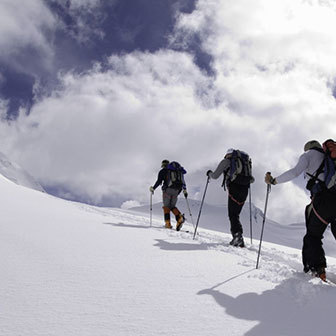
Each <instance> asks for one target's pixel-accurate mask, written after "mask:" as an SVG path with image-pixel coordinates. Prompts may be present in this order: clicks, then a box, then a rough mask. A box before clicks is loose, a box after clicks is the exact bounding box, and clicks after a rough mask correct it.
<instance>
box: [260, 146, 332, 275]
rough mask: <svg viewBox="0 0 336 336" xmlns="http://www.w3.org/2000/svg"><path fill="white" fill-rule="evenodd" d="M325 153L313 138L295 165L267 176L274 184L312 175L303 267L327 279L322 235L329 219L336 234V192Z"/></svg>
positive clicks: (267, 179) (268, 182)
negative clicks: (331, 187) (329, 184)
mask: <svg viewBox="0 0 336 336" xmlns="http://www.w3.org/2000/svg"><path fill="white" fill-rule="evenodd" d="M324 157H325V155H324V151H323V149H322V146H321V144H320V143H319V142H318V141H316V140H311V141H309V142H307V143H306V144H305V146H304V153H303V154H302V155H301V156H300V158H299V161H298V163H297V164H296V166H295V167H294V168H292V169H290V170H288V171H286V172H284V173H283V174H281V175H279V176H278V177H275V178H273V177H272V176H271V175H270V174H269V173H266V176H265V182H266V183H267V184H273V185H275V184H279V183H285V182H288V181H290V180H292V179H293V178H295V177H297V176H299V175H300V174H301V173H303V172H304V173H305V177H308V178H309V181H308V183H307V189H309V190H310V192H311V199H312V201H311V203H310V204H309V205H307V206H306V210H305V219H306V230H307V231H306V235H305V236H304V238H303V247H302V262H303V267H304V268H303V270H304V272H305V273H307V272H309V271H310V272H311V273H312V274H313V275H315V276H318V277H320V278H321V279H322V280H325V279H326V272H325V268H326V267H327V263H326V258H325V253H324V250H323V247H322V239H323V233H324V231H325V230H326V228H327V226H328V224H329V223H331V230H332V233H333V234H334V236H335V238H336V223H335V220H336V206H335V204H336V193H335V192H332V191H330V190H329V189H327V188H326V187H325V184H324V173H323V169H322V167H323V163H324Z"/></svg>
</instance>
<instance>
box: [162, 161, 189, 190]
mask: <svg viewBox="0 0 336 336" xmlns="http://www.w3.org/2000/svg"><path fill="white" fill-rule="evenodd" d="M186 173H187V172H186V170H185V169H184V168H183V167H182V166H181V165H180V164H179V163H178V162H176V161H172V162H170V163H169V164H168V166H167V187H168V188H173V189H176V190H181V189H182V188H183V186H185V182H184V176H183V175H184V174H186Z"/></svg>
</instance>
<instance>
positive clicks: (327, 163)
mask: <svg viewBox="0 0 336 336" xmlns="http://www.w3.org/2000/svg"><path fill="white" fill-rule="evenodd" d="M322 147H323V149H320V148H312V149H314V150H317V151H319V152H321V153H323V154H324V159H323V161H322V163H321V165H320V167H319V168H318V169H317V171H316V172H315V174H314V175H311V174H307V175H308V176H310V180H309V181H308V183H307V185H306V188H307V189H308V190H309V191H310V192H311V193H312V194H316V193H317V192H319V191H322V190H330V191H332V192H334V193H335V192H336V142H335V141H334V140H332V139H328V140H326V141H325V142H324V143H323V145H322ZM321 173H323V175H324V181H321V180H320V179H319V178H318V176H319V175H320V174H321Z"/></svg>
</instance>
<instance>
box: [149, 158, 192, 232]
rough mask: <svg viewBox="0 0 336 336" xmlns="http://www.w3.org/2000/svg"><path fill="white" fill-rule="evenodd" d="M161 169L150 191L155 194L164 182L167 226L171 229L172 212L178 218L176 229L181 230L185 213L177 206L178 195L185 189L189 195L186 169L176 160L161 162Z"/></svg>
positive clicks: (163, 193) (185, 193) (164, 210)
mask: <svg viewBox="0 0 336 336" xmlns="http://www.w3.org/2000/svg"><path fill="white" fill-rule="evenodd" d="M161 168H162V169H161V170H160V171H159V174H158V178H157V180H156V182H155V184H154V185H153V186H151V187H149V191H150V192H151V193H152V194H153V193H154V190H155V189H156V188H157V187H158V186H159V185H161V184H162V203H163V207H162V209H163V213H164V220H165V227H166V228H167V229H171V228H172V225H171V222H170V212H172V213H173V214H174V215H175V218H176V231H180V230H181V228H182V225H183V223H184V222H185V218H184V214H181V212H180V210H179V209H178V208H177V207H176V203H177V198H178V195H179V194H180V193H181V191H182V190H183V194H184V197H185V198H187V197H188V192H187V187H186V183H185V180H184V174H186V173H187V172H186V170H185V169H184V168H183V167H182V166H181V165H180V164H179V163H178V162H176V161H173V162H169V161H168V160H163V161H162V163H161Z"/></svg>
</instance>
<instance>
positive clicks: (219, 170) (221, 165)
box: [209, 159, 230, 180]
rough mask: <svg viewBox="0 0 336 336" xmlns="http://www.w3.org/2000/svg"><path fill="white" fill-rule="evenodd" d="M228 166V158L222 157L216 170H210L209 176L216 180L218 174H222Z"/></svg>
mask: <svg viewBox="0 0 336 336" xmlns="http://www.w3.org/2000/svg"><path fill="white" fill-rule="evenodd" d="M229 167H230V160H229V159H223V160H222V161H221V162H220V163H219V165H218V167H217V168H216V170H215V171H214V172H210V173H209V176H210V178H212V179H215V180H217V179H218V177H219V176H221V175H222V174H223V172H224V171H225V170H227V169H228V168H229Z"/></svg>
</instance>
